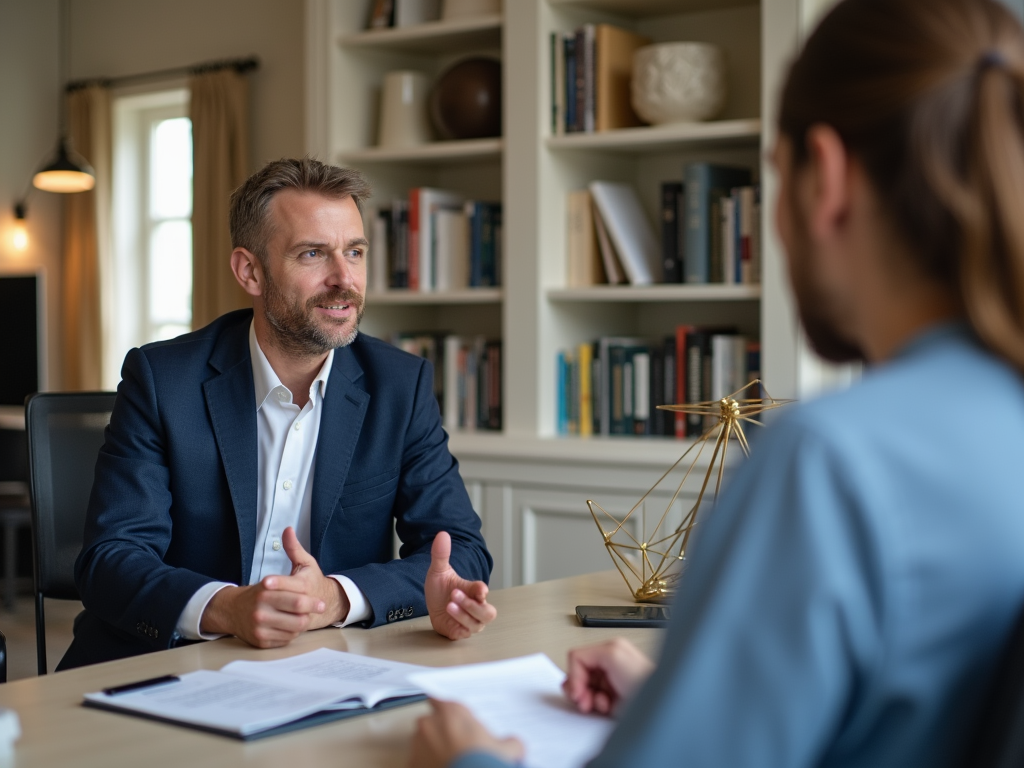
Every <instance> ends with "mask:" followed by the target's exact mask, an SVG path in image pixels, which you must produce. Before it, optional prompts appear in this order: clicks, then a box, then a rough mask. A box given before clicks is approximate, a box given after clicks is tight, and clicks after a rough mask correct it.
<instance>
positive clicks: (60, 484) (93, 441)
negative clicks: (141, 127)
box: [25, 392, 115, 675]
mask: <svg viewBox="0 0 1024 768" xmlns="http://www.w3.org/2000/svg"><path fill="white" fill-rule="evenodd" d="M114 397H115V394H114V393H113V392H45V393H41V394H37V395H33V396H32V397H30V398H29V400H28V404H27V406H26V409H25V420H26V427H27V430H28V452H29V481H30V486H31V490H32V543H33V548H34V550H35V568H34V578H35V595H36V661H37V666H38V672H39V674H40V675H45V674H46V624H45V621H44V616H43V598H44V597H50V598H56V599H58V600H79V599H81V598H80V597H79V594H78V588H77V587H76V586H75V559H76V558H77V557H78V553H79V552H81V550H82V536H83V535H84V532H85V512H86V508H87V507H88V505H89V494H90V492H91V491H92V481H93V474H94V472H95V469H96V455H97V454H98V453H99V449H100V446H101V445H103V431H104V429H105V428H106V426H107V424H108V423H109V421H110V411H111V410H112V409H113V407H114Z"/></svg>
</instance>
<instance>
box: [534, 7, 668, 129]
mask: <svg viewBox="0 0 1024 768" xmlns="http://www.w3.org/2000/svg"><path fill="white" fill-rule="evenodd" d="M650 42H651V41H650V39H649V38H646V37H643V36H641V35H637V34H634V33H633V32H630V31H629V30H625V29H620V28H619V27H615V26H612V25H611V24H585V25H584V26H582V27H580V28H579V29H577V30H575V31H573V32H568V33H563V32H552V33H551V132H552V133H553V134H564V133H578V132H593V131H610V130H614V129H616V128H629V127H632V126H636V125H640V124H641V121H640V118H639V117H637V114H636V112H634V111H633V107H632V105H631V104H630V92H629V88H630V80H631V78H632V72H633V52H634V51H636V50H637V49H638V48H642V47H643V46H645V45H647V44H649V43H650Z"/></svg>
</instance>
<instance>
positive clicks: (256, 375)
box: [249, 321, 334, 411]
mask: <svg viewBox="0 0 1024 768" xmlns="http://www.w3.org/2000/svg"><path fill="white" fill-rule="evenodd" d="M249 357H250V358H251V359H252V383H253V385H254V389H255V392H256V410H257V411H259V409H260V408H262V407H263V403H265V402H266V400H267V398H268V397H270V395H271V394H272V393H273V392H274V391H275V390H276V389H277V388H278V387H281V388H283V389H285V390H287V387H285V386H284V384H282V383H281V378H280V377H279V376H278V375H277V372H276V371H275V370H274V367H273V366H272V365H271V364H270V361H269V360H267V356H266V355H265V354H263V350H262V349H261V348H260V344H259V342H258V341H257V340H256V323H255V321H253V322H251V323H249ZM333 364H334V350H333V349H332V350H331V351H330V352H328V353H327V359H326V360H324V364H323V365H322V366H320V372H319V373H318V374H317V375H316V378H315V379H313V383H312V384H310V385H309V396H310V398H311V399H312V398H313V396H314V392H316V391H317V389H318V386H317V385H318V384H319V392H320V397H321V398H322V397H323V396H324V395H325V394H326V392H327V377H328V376H329V375H330V373H331V366H332V365H333Z"/></svg>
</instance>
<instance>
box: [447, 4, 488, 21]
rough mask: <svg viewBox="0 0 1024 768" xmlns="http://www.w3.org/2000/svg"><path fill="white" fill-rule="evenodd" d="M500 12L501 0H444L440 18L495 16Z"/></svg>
mask: <svg viewBox="0 0 1024 768" xmlns="http://www.w3.org/2000/svg"><path fill="white" fill-rule="evenodd" d="M499 13H501V0H444V10H443V11H442V12H441V18H442V19H444V20H445V21H452V20H453V19H473V18H478V17H480V16H496V15H497V14H499Z"/></svg>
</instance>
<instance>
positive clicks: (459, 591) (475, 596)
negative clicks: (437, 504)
mask: <svg viewBox="0 0 1024 768" xmlns="http://www.w3.org/2000/svg"><path fill="white" fill-rule="evenodd" d="M451 553H452V540H451V537H450V536H449V535H448V534H447V533H445V532H444V531H441V532H440V533H439V534H437V536H435V537H434V543H433V545H432V546H431V548H430V568H429V569H428V570H427V578H426V581H425V582H424V584H423V592H424V594H425V596H426V599H427V613H429V614H430V623H431V624H432V625H433V627H434V631H436V632H437V633H438V634H439V635H444V636H445V637H447V638H449V639H450V640H462V639H463V638H466V637H469V636H470V635H472V634H473V633H474V632H479V631H480V630H482V629H483V628H484V627H486V626H487V625H488V624H489V623H491V622H492V621H494V618H495V617H496V616H497V615H498V611H497V609H495V607H494V606H493V605H491V604H490V603H488V602H487V585H486V584H484V583H483V582H482V581H466V580H465V579H463V578H462V577H461V576H459V574H457V573H456V572H455V569H454V568H452V566H451V564H450V563H449V562H448V558H449V557H451Z"/></svg>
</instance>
